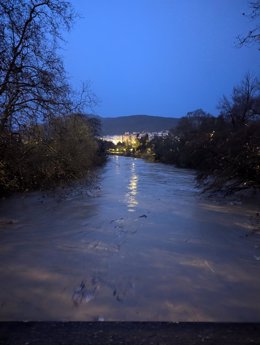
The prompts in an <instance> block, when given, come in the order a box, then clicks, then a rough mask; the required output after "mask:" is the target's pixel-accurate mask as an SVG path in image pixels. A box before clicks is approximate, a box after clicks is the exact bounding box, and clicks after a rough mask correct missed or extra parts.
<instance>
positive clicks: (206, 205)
mask: <svg viewBox="0 0 260 345" xmlns="http://www.w3.org/2000/svg"><path fill="white" fill-rule="evenodd" d="M193 176H194V174H193V172H191V171H188V170H184V169H176V168H175V167H174V166H170V165H163V164H159V163H147V162H145V161H143V160H139V159H133V158H126V157H117V156H113V157H111V158H110V160H109V162H108V164H107V165H106V167H104V169H102V173H101V177H100V186H97V187H100V188H96V189H95V188H93V190H92V191H89V190H88V189H85V188H84V187H82V188H80V189H79V190H78V192H77V191H76V190H73V191H72V193H69V194H68V195H67V196H66V195H65V197H63V198H60V197H59V196H57V195H54V196H53V195H45V196H44V197H43V196H42V194H41V193H32V194H28V195H27V196H19V195H18V196H14V197H13V198H10V199H7V200H4V201H2V202H1V203H0V262H1V266H0V276H1V289H0V320H85V321H86V320H88V321H92V320H97V319H103V318H104V319H105V321H112V320H122V321H135V320H137V321H260V300H259V290H260V277H259V274H258V273H259V264H260V261H259V257H260V238H259V236H258V235H257V234H252V232H250V233H248V231H251V230H250V227H248V224H249V225H251V226H253V227H254V226H255V225H254V224H253V223H252V221H253V216H254V214H255V209H253V208H252V209H251V208H249V207H247V206H244V205H238V206H232V205H230V204H229V203H227V202H226V201H224V200H222V201H221V202H220V203H218V202H216V201H214V200H213V199H210V200H208V199H206V198H205V197H204V196H202V195H200V191H199V190H198V189H197V188H194V181H193ZM4 218H6V219H7V220H8V219H11V220H12V221H11V222H9V223H8V222H7V223H6V222H5V221H4V220H3V219H4ZM1 220H2V223H1ZM246 235H247V236H246ZM82 281H83V284H81V283H82Z"/></svg>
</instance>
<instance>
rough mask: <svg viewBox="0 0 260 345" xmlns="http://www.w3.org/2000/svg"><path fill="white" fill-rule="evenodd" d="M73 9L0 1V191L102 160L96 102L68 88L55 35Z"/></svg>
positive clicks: (74, 173)
mask: <svg viewBox="0 0 260 345" xmlns="http://www.w3.org/2000/svg"><path fill="white" fill-rule="evenodd" d="M74 19H75V13H74V11H73V8H72V6H71V4H70V3H69V2H68V1H61V0H59V1H58V0H48V1H38V0H20V1H16V0H1V1H0V195H1V194H2V195H3V194H6V193H8V192H12V191H24V190H33V189H36V188H49V187H51V186H53V185H56V184H57V183H68V182H70V181H72V180H74V179H76V178H81V177H83V176H85V175H86V174H87V173H88V172H89V171H90V170H91V169H93V168H94V167H95V166H96V165H97V164H100V163H101V162H102V161H104V159H105V156H104V150H102V144H101V143H100V142H99V141H98V140H97V139H96V137H97V133H98V129H99V128H98V127H99V123H98V121H97V120H96V119H91V118H88V117H86V116H84V115H82V113H84V109H86V107H88V106H91V105H92V104H93V102H94V101H95V98H94V96H93V94H92V93H91V92H90V90H89V89H88V88H87V87H86V86H84V85H83V87H82V90H81V91H80V92H75V91H74V90H72V89H71V87H70V85H69V83H68V80H67V76H66V72H65V70H64V67H63V62H62V59H61V58H60V56H59V42H60V41H62V32H63V30H69V29H70V28H71V25H72V23H73V21H74Z"/></svg>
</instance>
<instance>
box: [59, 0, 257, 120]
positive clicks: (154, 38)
mask: <svg viewBox="0 0 260 345" xmlns="http://www.w3.org/2000/svg"><path fill="white" fill-rule="evenodd" d="M71 2H72V4H73V6H74V8H75V10H76V11H77V13H78V14H79V15H80V18H78V19H77V21H76V23H75V25H74V26H73V28H72V30H71V32H70V33H68V34H66V35H65V39H66V41H67V44H66V45H65V47H64V49H63V51H62V55H63V58H64V63H65V68H66V70H67V72H68V75H69V77H70V81H71V83H72V85H73V86H74V87H78V86H79V85H80V84H81V83H82V82H84V81H90V82H91V89H92V90H93V92H94V93H95V94H96V95H97V97H98V99H99V101H100V102H99V104H98V106H97V107H96V108H95V109H94V110H95V113H96V114H98V115H100V116H103V117H115V116H121V115H134V114H146V115H161V116H168V117H180V116H184V115H186V113H187V112H189V111H193V110H195V109H198V108H203V109H204V110H205V111H207V112H210V113H211V114H213V115H217V114H218V110H217V105H218V102H219V99H220V98H221V97H222V95H223V94H225V95H230V94H231V92H232V88H233V86H234V85H236V84H239V82H240V81H241V79H242V78H243V77H244V75H245V74H246V73H247V72H251V73H253V74H255V75H258V76H259V70H260V69H259V67H260V64H259V62H260V59H259V57H260V52H259V50H258V47H257V46H256V45H252V46H247V47H242V48H238V47H237V40H236V38H237V36H238V35H243V34H245V33H247V32H248V31H249V30H250V28H251V27H254V23H253V22H251V21H250V20H249V19H248V18H247V17H245V16H243V15H242V13H243V12H248V11H249V7H248V1H247V0H72V1H71Z"/></svg>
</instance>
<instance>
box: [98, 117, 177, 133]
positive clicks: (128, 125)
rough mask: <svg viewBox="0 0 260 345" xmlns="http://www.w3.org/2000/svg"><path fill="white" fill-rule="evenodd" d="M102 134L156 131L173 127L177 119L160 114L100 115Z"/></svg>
mask: <svg viewBox="0 0 260 345" xmlns="http://www.w3.org/2000/svg"><path fill="white" fill-rule="evenodd" d="M99 119H100V120H101V125H102V134H103V135H114V134H124V133H125V132H142V131H145V132H158V131H163V130H167V129H170V128H173V127H175V126H176V124H177V122H178V119H177V118H171V117H162V116H149V115H131V116H120V117H107V118H104V117H101V118H99Z"/></svg>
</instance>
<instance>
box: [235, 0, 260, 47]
mask: <svg viewBox="0 0 260 345" xmlns="http://www.w3.org/2000/svg"><path fill="white" fill-rule="evenodd" d="M249 7H250V12H249V13H248V14H246V13H243V16H246V17H249V18H250V19H251V20H252V21H256V20H257V19H258V18H259V16H260V0H254V1H250V2H249ZM238 42H239V45H240V46H243V45H245V44H250V43H257V44H259V46H260V25H259V23H257V24H256V26H255V27H254V28H252V29H251V30H250V31H249V32H248V33H247V34H246V35H244V36H239V37H238ZM259 49H260V47H259Z"/></svg>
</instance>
